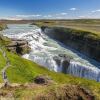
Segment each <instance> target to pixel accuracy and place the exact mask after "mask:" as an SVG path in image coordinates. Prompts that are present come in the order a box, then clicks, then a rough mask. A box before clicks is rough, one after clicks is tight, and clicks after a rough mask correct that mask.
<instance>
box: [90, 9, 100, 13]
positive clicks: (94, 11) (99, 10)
mask: <svg viewBox="0 0 100 100" xmlns="http://www.w3.org/2000/svg"><path fill="white" fill-rule="evenodd" d="M96 12H100V9H98V10H93V11H91V13H96Z"/></svg>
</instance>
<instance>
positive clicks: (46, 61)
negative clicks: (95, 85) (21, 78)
mask: <svg viewBox="0 0 100 100" xmlns="http://www.w3.org/2000/svg"><path fill="white" fill-rule="evenodd" d="M8 27H9V28H8V29H6V30H4V36H7V37H9V38H17V39H25V40H27V41H28V43H29V45H30V48H31V52H30V53H29V54H25V55H23V56H22V57H23V58H26V59H29V60H32V61H34V62H36V63H38V64H39V65H41V66H44V67H46V68H48V69H49V70H53V71H55V72H63V73H67V74H71V75H74V76H78V77H84V78H88V79H93V80H96V81H100V69H99V68H100V63H99V65H98V62H94V61H93V62H94V63H93V64H91V63H90V62H89V61H88V58H87V57H86V58H85V59H84V58H83V56H84V55H82V54H81V56H80V55H79V52H73V51H72V50H71V49H70V48H67V47H63V45H60V44H59V43H58V41H55V40H52V39H50V38H49V37H48V36H46V35H45V34H44V33H42V32H41V29H40V28H38V27H36V26H33V27H29V25H18V24H17V25H15V26H14V25H13V26H12V25H9V26H8Z"/></svg>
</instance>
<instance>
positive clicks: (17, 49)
mask: <svg viewBox="0 0 100 100" xmlns="http://www.w3.org/2000/svg"><path fill="white" fill-rule="evenodd" d="M6 47H7V50H8V51H11V52H13V53H17V54H19V55H23V54H25V53H28V52H29V51H30V47H29V45H28V42H27V41H26V40H18V39H12V40H11V43H10V44H8V45H7V46H6Z"/></svg>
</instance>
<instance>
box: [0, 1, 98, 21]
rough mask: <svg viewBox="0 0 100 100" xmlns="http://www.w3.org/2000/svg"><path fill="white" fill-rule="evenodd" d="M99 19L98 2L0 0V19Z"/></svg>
mask: <svg viewBox="0 0 100 100" xmlns="http://www.w3.org/2000/svg"><path fill="white" fill-rule="evenodd" d="M82 18H83V19H84V18H100V0H0V19H12V20H15V19H16V20H20V19H82Z"/></svg>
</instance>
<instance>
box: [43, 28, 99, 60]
mask: <svg viewBox="0 0 100 100" xmlns="http://www.w3.org/2000/svg"><path fill="white" fill-rule="evenodd" d="M41 29H42V31H43V32H44V33H45V34H46V35H48V36H49V37H51V38H53V39H56V40H58V41H60V42H61V43H64V44H65V45H66V46H70V47H72V48H74V49H76V50H78V51H79V52H81V53H83V54H85V55H86V56H88V57H90V58H93V59H95V60H96V61H100V38H99V37H98V36H96V34H95V33H92V32H87V31H82V30H76V29H71V28H64V27H47V26H42V27H41Z"/></svg>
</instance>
